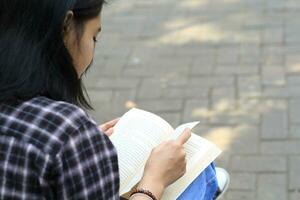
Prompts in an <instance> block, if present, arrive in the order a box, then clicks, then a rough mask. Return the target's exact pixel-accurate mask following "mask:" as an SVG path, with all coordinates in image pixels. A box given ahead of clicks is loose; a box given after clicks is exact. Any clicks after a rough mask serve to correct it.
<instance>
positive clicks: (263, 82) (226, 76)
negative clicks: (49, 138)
mask: <svg viewBox="0 0 300 200" xmlns="http://www.w3.org/2000/svg"><path fill="white" fill-rule="evenodd" d="M299 8H300V2H299V0H226V1H219V0H201V1H195V0H184V1H177V2H176V1H174V0H161V1H159V2H154V1H153V2H150V1H147V0H128V1H112V2H109V6H105V8H104V9H103V10H104V11H103V12H104V13H103V16H102V18H103V19H102V20H103V33H102V35H101V42H100V43H99V45H97V47H96V51H95V59H94V61H95V62H94V66H93V67H92V68H91V69H90V70H89V71H88V73H87V76H86V78H84V83H85V85H86V86H87V89H88V90H89V91H90V96H91V99H92V102H93V105H94V107H95V111H91V112H90V113H91V114H92V115H93V116H94V118H95V120H96V121H97V122H99V123H101V122H104V121H108V120H110V119H112V118H115V117H119V116H121V115H122V114H123V113H124V112H126V111H127V110H128V109H130V108H131V107H135V106H136V107H139V108H142V109H145V110H149V111H151V112H155V113H157V114H158V115H160V116H162V117H163V118H165V119H166V120H167V121H169V122H170V123H171V124H172V125H174V126H176V125H178V124H179V123H183V122H188V121H194V120H200V121H201V122H202V123H201V125H199V127H197V128H196V129H195V132H196V133H197V134H199V135H201V136H203V137H205V138H207V139H210V140H212V141H213V142H215V143H216V144H217V145H219V146H220V147H221V148H222V149H224V151H223V153H222V155H221V156H220V157H219V158H218V159H217V160H216V163H217V165H218V166H220V167H224V168H226V169H227V170H228V171H229V172H230V174H231V176H232V183H231V185H230V188H229V190H228V193H227V194H226V196H225V199H227V200H235V199H238V200H240V199H245V200H247V199H249V200H254V199H257V200H260V199H266V200H268V199H272V200H273V199H274V200H276V199H280V200H287V199H291V200H295V199H297V200H298V199H300V197H299V191H300V188H299V181H298V177H299V174H300V172H299V170H298V169H299V166H298V165H299V163H298V162H299V155H300V150H299V149H300V148H299V146H300V142H299V141H300V140H299V138H300V132H299V130H300V114H299V113H300V89H299V88H300V75H299V74H300V57H299V55H300V38H299V33H300V22H299V17H300V14H299ZM154 13H155V14H154ZM287 189H288V190H287Z"/></svg>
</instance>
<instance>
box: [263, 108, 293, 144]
mask: <svg viewBox="0 0 300 200" xmlns="http://www.w3.org/2000/svg"><path fill="white" fill-rule="evenodd" d="M261 135H262V138H267V139H275V138H286V137H287V135H288V114H287V111H286V109H283V110H279V109H276V108H275V109H272V110H270V111H267V112H266V113H264V114H263V116H262V130H261Z"/></svg>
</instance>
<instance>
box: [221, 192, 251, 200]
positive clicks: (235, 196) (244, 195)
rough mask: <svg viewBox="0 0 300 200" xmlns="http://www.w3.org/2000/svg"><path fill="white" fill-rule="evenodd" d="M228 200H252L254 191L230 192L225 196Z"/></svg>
mask: <svg viewBox="0 0 300 200" xmlns="http://www.w3.org/2000/svg"><path fill="white" fill-rule="evenodd" d="M226 199H228V200H240V199H243V200H253V199H255V191H247V190H246V191H238V190H235V191H234V190H230V191H228V193H227V195H226Z"/></svg>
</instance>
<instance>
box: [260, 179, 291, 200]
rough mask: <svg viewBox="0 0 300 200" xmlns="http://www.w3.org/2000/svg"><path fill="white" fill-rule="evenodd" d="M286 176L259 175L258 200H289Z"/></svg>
mask: <svg viewBox="0 0 300 200" xmlns="http://www.w3.org/2000/svg"><path fill="white" fill-rule="evenodd" d="M286 187H287V183H286V175H285V174H260V175H258V185H257V188H258V191H257V199H258V200H276V199H278V200H281V199H287V193H286Z"/></svg>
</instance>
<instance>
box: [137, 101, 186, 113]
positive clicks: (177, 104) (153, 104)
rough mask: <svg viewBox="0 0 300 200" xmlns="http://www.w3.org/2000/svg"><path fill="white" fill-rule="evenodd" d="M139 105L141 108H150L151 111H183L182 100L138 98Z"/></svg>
mask: <svg viewBox="0 0 300 200" xmlns="http://www.w3.org/2000/svg"><path fill="white" fill-rule="evenodd" d="M137 105H138V107H139V108H141V109H145V110H149V111H150V112H168V111H170V112H172V111H174V112H175V111H182V105H183V101H182V100H177V99H176V100H173V99H166V100H138V101H137Z"/></svg>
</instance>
